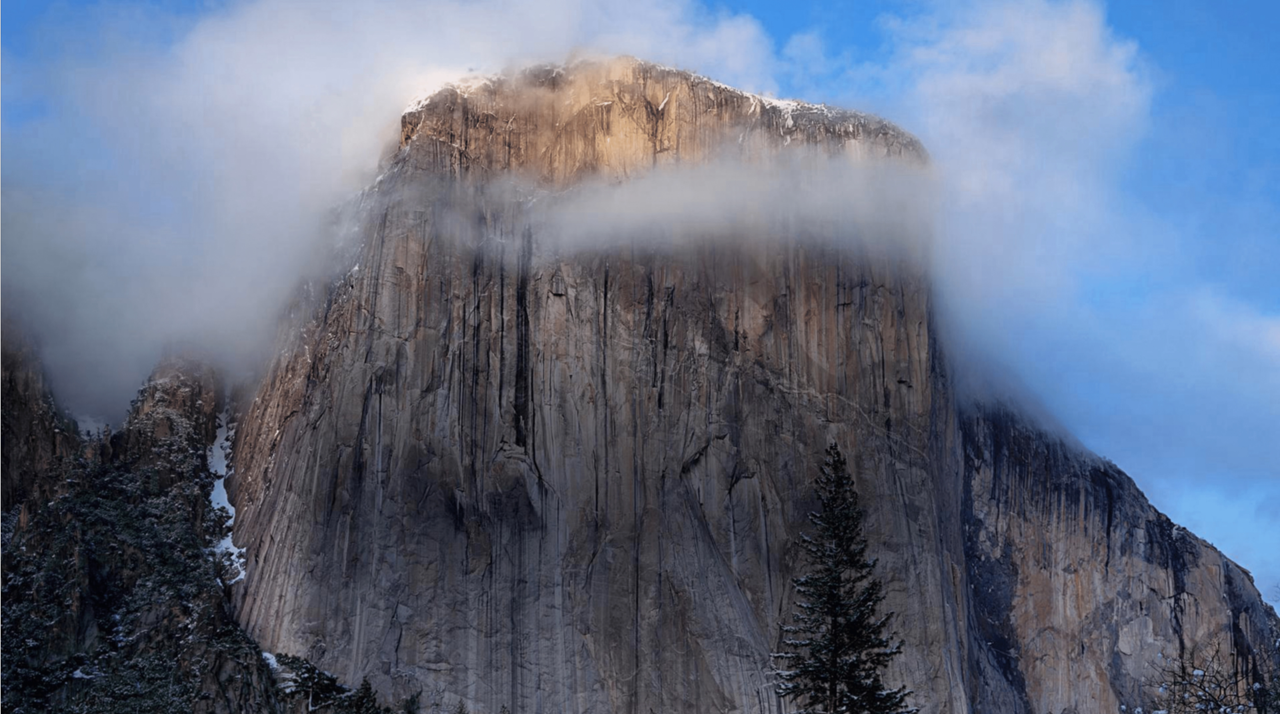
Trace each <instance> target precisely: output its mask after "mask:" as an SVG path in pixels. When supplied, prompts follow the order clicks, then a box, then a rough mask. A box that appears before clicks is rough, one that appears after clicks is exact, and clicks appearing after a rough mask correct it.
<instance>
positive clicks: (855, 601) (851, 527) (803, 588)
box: [774, 444, 915, 714]
mask: <svg viewBox="0 0 1280 714" xmlns="http://www.w3.org/2000/svg"><path fill="white" fill-rule="evenodd" d="M817 490H818V500H819V501H820V502H821V504H822V510H821V511H820V512H818V513H811V514H809V521H810V523H812V524H813V527H814V533H813V534H812V535H805V536H803V537H802V539H801V543H800V547H801V548H802V549H803V551H804V558H805V565H806V566H807V567H806V571H807V572H805V573H804V574H803V575H801V576H800V577H797V578H795V579H794V580H793V581H792V582H793V583H794V585H795V588H796V601H797V602H796V608H797V609H796V610H795V611H794V612H793V613H792V615H791V620H792V624H790V625H784V626H783V627H782V636H783V645H785V646H786V648H787V649H788V650H789V651H787V652H782V653H779V654H776V655H774V657H775V658H776V659H778V660H780V663H781V664H783V665H785V668H780V669H779V670H778V676H779V678H780V679H781V680H782V682H781V684H779V685H778V693H779V694H781V695H783V696H785V697H787V698H789V699H791V700H793V701H795V702H796V703H797V704H798V705H799V707H800V708H799V709H798V710H797V712H798V714H909V713H911V712H914V711H915V709H912V708H910V707H907V706H906V697H907V695H908V694H909V693H910V692H908V691H907V690H906V689H905V688H901V687H900V688H898V689H887V688H886V687H885V685H884V683H883V681H881V678H880V672H881V670H883V669H884V667H885V666H886V665H887V664H888V663H889V662H890V660H892V659H893V658H894V657H895V656H896V655H897V654H898V652H899V649H900V647H901V643H900V642H898V643H895V642H893V641H892V639H891V638H892V633H891V632H888V630H889V620H890V618H891V617H892V616H893V615H892V613H888V614H884V615H881V614H879V613H878V609H879V606H880V603H881V601H882V600H884V594H883V592H882V589H881V584H880V581H879V580H877V579H876V578H875V574H874V570H875V560H874V559H869V558H868V557H867V541H866V539H865V538H864V537H863V533H862V511H861V509H860V508H859V506H858V494H857V492H856V491H855V490H854V486H853V479H852V478H851V477H850V475H849V469H848V465H847V464H846V463H845V460H844V456H843V455H842V454H841V453H840V449H839V448H837V447H836V445H835V444H832V445H831V446H829V447H827V457H826V462H825V463H824V465H823V467H822V475H821V476H820V477H819V478H818V481H817Z"/></svg>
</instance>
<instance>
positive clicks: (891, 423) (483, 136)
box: [229, 60, 1276, 713]
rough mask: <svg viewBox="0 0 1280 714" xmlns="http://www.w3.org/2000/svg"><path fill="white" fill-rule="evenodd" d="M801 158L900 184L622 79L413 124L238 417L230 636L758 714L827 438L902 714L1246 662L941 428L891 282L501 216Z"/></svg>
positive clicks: (678, 90)
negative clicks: (665, 170)
mask: <svg viewBox="0 0 1280 714" xmlns="http://www.w3.org/2000/svg"><path fill="white" fill-rule="evenodd" d="M797 147H805V148H807V150H809V151H810V152H813V153H817V154H826V155H830V156H842V157H843V156H847V157H848V160H851V161H869V160H876V161H879V160H888V161H890V162H905V163H910V164H917V165H918V164H922V163H925V162H927V158H926V156H925V153H924V151H923V149H922V148H921V146H920V145H919V143H918V142H917V141H916V140H915V139H914V138H912V137H911V136H909V135H908V134H906V133H904V132H902V131H901V130H899V129H897V128H895V127H893V126H892V125H890V124H888V123H886V122H884V121H882V120H879V119H877V118H874V117H870V116H866V115H862V114H857V113H852V112H843V111H837V110H831V109H827V108H825V107H814V106H811V105H803V104H797V103H783V102H774V101H770V100H764V99H761V98H759V97H755V96H752V95H748V94H744V93H741V92H738V91H736V90H733V89H731V88H728V87H724V86H723V85H719V84H717V83H714V82H710V81H708V80H705V79H702V78H699V77H696V76H692V75H690V74H687V73H684V72H679V71H675V70H670V69H665V68H660V67H656V66H653V65H649V64H646V63H642V62H637V61H634V60H615V61H609V62H588V63H580V64H576V65H572V66H570V67H567V68H553V69H540V70H535V71H529V72H525V73H522V74H519V75H516V76H514V77H508V78H502V79H495V80H491V81H488V82H483V83H474V84H472V85H470V86H467V87H465V88H456V87H455V88H448V89H445V90H443V91H441V92H439V93H437V94H435V95H433V96H432V97H431V98H430V99H429V100H426V101H424V102H422V103H420V104H418V105H417V106H415V107H414V108H412V109H411V110H409V111H408V112H407V113H406V114H405V116H404V118H403V121H402V139H401V146H400V149H399V151H398V153H397V154H396V155H395V156H394V158H392V159H391V161H390V164H389V167H388V169H387V171H386V173H385V174H384V175H383V176H382V177H381V178H380V179H379V181H378V183H377V184H376V185H375V186H374V187H371V189H370V190H369V191H368V192H367V193H366V196H365V198H364V203H363V210H362V212H361V213H360V214H359V215H360V218H359V220H360V224H359V226H360V227H359V230H358V231H357V232H358V238H359V241H358V248H356V249H355V253H354V257H353V259H352V261H351V263H350V265H349V266H348V268H349V269H348V270H346V271H345V273H344V274H343V275H342V276H341V277H340V278H338V279H336V280H335V281H334V282H333V283H332V284H331V285H329V286H327V287H326V288H324V289H322V290H320V291H319V292H320V295H319V296H318V297H316V298H315V299H314V300H312V301H311V302H310V303H308V307H307V308H306V309H304V310H303V311H302V313H303V315H302V317H301V318H300V319H299V321H298V324H288V325H285V326H284V328H283V329H282V332H281V334H282V338H281V340H282V341H281V345H280V353H279V356H278V357H277V359H276V360H275V362H274V364H273V365H272V366H271V368H270V370H269V372H268V374H267V376H266V377H265V378H264V380H263V381H262V383H261V386H260V387H259V390H258V393H257V396H256V398H255V399H253V400H252V402H251V404H250V405H249V406H248V407H247V409H246V413H245V414H244V415H243V418H242V419H241V421H240V428H239V431H238V436H237V442H236V445H235V453H234V474H233V475H232V477H231V478H230V479H229V487H230V491H231V498H232V500H233V502H234V505H235V506H236V508H237V517H236V522H235V534H234V539H235V543H236V545H237V546H242V547H244V548H246V549H247V555H248V568H247V577H246V578H245V580H244V581H242V582H241V583H240V584H238V585H237V586H236V600H237V612H238V618H239V620H240V622H241V623H242V624H243V625H244V626H245V628H246V629H247V630H248V631H249V632H250V634H252V635H253V636H254V637H255V638H257V639H258V641H259V642H260V644H262V646H263V647H264V649H267V650H268V651H283V652H289V653H294V654H298V655H303V656H306V657H309V658H311V659H312V660H313V661H315V662H316V664H318V665H319V666H320V667H321V668H323V669H326V670H329V671H331V672H334V673H336V674H338V675H340V676H341V677H342V678H344V679H345V680H347V681H348V682H353V683H354V682H359V681H360V679H361V678H362V677H368V679H369V680H370V681H371V682H372V683H373V684H374V686H375V688H376V689H377V690H378V691H379V692H380V693H382V694H383V695H384V696H385V697H387V698H391V697H401V696H405V695H408V694H412V693H414V692H417V691H419V690H422V691H424V692H426V693H428V694H429V695H431V694H433V693H447V694H448V695H449V696H450V697H455V698H456V697H460V698H462V699H464V700H465V701H466V703H467V704H468V706H470V707H471V708H472V709H473V710H478V711H484V712H497V711H498V710H499V709H500V707H503V706H506V707H508V708H509V709H510V711H512V712H635V713H646V712H651V711H652V712H710V711H744V712H746V711H750V712H777V711H784V710H786V707H785V706H784V703H782V702H780V701H779V700H778V698H777V697H776V695H775V694H774V693H773V686H772V685H773V681H774V680H773V677H772V676H771V674H770V660H769V652H770V651H772V650H774V649H776V648H777V647H778V640H779V636H778V632H779V625H780V623H781V618H782V617H783V616H784V615H785V613H786V612H788V611H789V610H790V609H791V607H792V604H793V603H792V597H793V594H792V590H791V587H790V579H791V578H792V577H793V576H794V575H796V565H797V555H798V552H799V551H798V548H797V547H796V539H797V537H798V535H799V534H800V533H801V531H802V530H803V528H804V526H805V514H806V513H807V512H809V511H810V510H812V509H813V508H814V507H815V502H814V499H813V497H812V494H811V483H812V480H813V478H814V477H815V476H816V473H817V466H818V463H819V462H820V459H821V455H822V452H823V449H824V448H825V446H826V445H827V444H828V443H830V442H832V441H834V442H836V443H837V444H838V445H839V446H840V447H841V449H842V450H843V451H844V453H845V454H846V455H847V457H848V459H849V462H850V464H851V465H852V467H853V469H854V471H855V476H856V479H857V483H858V487H859V490H860V492H861V495H862V499H863V504H864V506H865V508H866V510H867V516H868V524H869V529H870V530H869V536H870V539H871V541H872V543H873V547H874V549H875V552H876V554H877V556H878V558H879V568H880V571H879V572H880V574H881V577H882V579H883V580H884V581H885V585H886V592H887V594H888V599H887V605H888V607H889V608H891V609H892V610H894V611H895V612H896V613H897V615H896V618H895V620H894V623H895V627H896V629H897V631H898V633H899V635H900V637H901V638H902V639H903V640H904V654H903V655H902V656H901V657H900V658H899V659H898V660H897V661H896V662H895V663H894V665H893V666H892V669H891V672H890V679H891V681H894V682H901V683H905V684H906V685H907V686H909V687H910V688H911V689H913V690H914V692H915V694H914V695H913V702H914V703H915V704H916V705H917V706H919V707H920V708H921V710H922V711H925V712H971V711H972V712H1033V711H1034V712H1049V711H1052V712H1062V711H1076V712H1092V711H1116V710H1118V706H1119V704H1121V703H1129V702H1136V701H1140V699H1141V697H1142V696H1144V695H1143V692H1142V691H1141V688H1140V681H1139V679H1140V678H1141V677H1143V676H1145V675H1146V673H1147V671H1148V667H1149V666H1150V664H1151V662H1153V661H1154V658H1155V657H1156V655H1157V653H1159V652H1160V651H1161V650H1163V651H1164V652H1166V653H1170V652H1173V653H1176V652H1178V651H1179V649H1180V647H1181V646H1183V645H1188V644H1190V643H1192V642H1193V641H1195V640H1197V639H1198V638H1204V637H1207V636H1209V635H1210V634H1211V633H1213V632H1219V631H1220V632H1225V633H1227V634H1228V635H1230V641H1231V643H1232V646H1233V647H1235V648H1236V651H1237V652H1239V653H1240V655H1241V656H1242V657H1254V656H1255V655H1256V653H1257V652H1259V651H1260V650H1261V647H1262V646H1263V645H1264V644H1265V643H1269V642H1271V641H1274V639H1275V637H1276V634H1275V627H1276V620H1275V616H1274V613H1271V612H1270V611H1269V610H1268V609H1267V608H1265V606H1263V605H1262V604H1261V601H1260V599H1259V598H1258V595H1257V592H1256V590H1255V589H1254V588H1253V586H1252V583H1251V582H1250V581H1249V579H1248V578H1247V576H1246V575H1245V574H1244V573H1243V572H1242V571H1241V570H1240V569H1239V568H1238V567H1237V566H1235V565H1234V564H1232V563H1230V562H1229V561H1227V560H1226V559H1225V558H1223V557H1222V556H1221V554H1219V553H1217V551H1215V550H1213V549H1212V548H1211V547H1209V546H1207V545H1206V544H1204V543H1203V542H1201V541H1199V540H1197V539H1195V538H1194V537H1193V536H1190V535H1189V534H1185V532H1182V531H1176V530H1174V529H1173V528H1172V526H1171V524H1169V523H1168V521H1167V519H1165V518H1164V517H1163V516H1162V515H1160V514H1158V513H1157V512H1156V511H1155V510H1154V509H1152V508H1151V507H1150V506H1149V505H1148V504H1147V502H1146V500H1145V498H1144V497H1143V496H1142V494H1141V493H1139V492H1138V491H1137V489H1136V488H1135V487H1134V485H1133V483H1132V482H1131V481H1130V480H1129V479H1128V477H1126V476H1125V475H1124V474H1123V473H1121V472H1120V471H1118V470H1117V469H1116V468H1115V467H1114V466H1111V465H1110V464H1108V463H1106V462H1103V461H1101V460H1099V459H1097V458H1096V457H1093V456H1091V455H1089V454H1086V453H1083V452H1081V451H1079V450H1077V449H1075V448H1074V447H1071V446H1068V445H1067V444H1065V443H1063V442H1062V441H1061V440H1059V439H1058V438H1057V437H1053V436H1050V435H1048V434H1045V433H1043V432H1042V431H1040V430H1038V429H1036V428H1035V427H1033V426H1030V425H1028V423H1027V422H1026V421H1024V420H1022V419H1020V418H1019V417H1018V416H1017V415H1016V414H1013V413H1010V412H1008V411H1005V410H1002V409H984V408H976V407H974V408H964V409H962V408H961V407H960V406H959V405H958V403H957V399H956V397H955V394H954V391H953V389H952V386H951V384H950V382H949V378H948V374H947V367H946V360H945V358H944V353H943V347H942V346H941V345H939V344H938V340H937V336H936V331H935V329H934V324H933V311H932V308H931V304H930V301H931V293H930V289H929V282H928V279H927V275H926V274H925V272H924V271H923V269H922V268H921V267H920V263H919V261H915V260H910V259H909V258H908V257H906V256H905V254H898V253H893V252H892V251H889V252H884V251H881V252H874V253H873V252H868V251H863V250H859V249H856V248H852V247H850V246H848V245H843V246H842V245H837V244H833V243H829V242H824V241H822V240H815V239H814V238H813V237H812V236H802V235H794V234H789V233H788V232H787V231H786V230H785V229H779V228H778V227H777V226H771V227H769V228H768V229H767V230H766V229H764V228H762V229H761V230H760V231H759V234H749V235H743V236H739V237H738V238H739V240H734V241H725V240H716V241H706V242H698V241H686V242H681V243H679V244H671V245H664V246H662V247H654V246H652V245H649V244H647V243H645V242H644V241H642V240H632V241H610V242H608V243H601V244H599V245H595V246H581V245H576V246H575V247H573V248H572V249H569V248H566V247H565V246H563V245H560V244H558V243H557V242H556V241H555V236H551V235H545V234H543V233H541V232H540V229H539V225H538V224H537V223H536V222H535V221H531V220H529V211H528V207H529V204H530V198H529V196H530V195H532V194H530V193H529V192H530V191H534V192H541V193H537V195H538V196H543V197H545V196H552V197H554V195H556V194H557V193H558V192H563V191H566V190H568V191H571V190H572V189H573V187H574V186H575V185H577V184H578V183H579V182H581V181H583V180H587V179H591V180H601V179H603V180H605V181H622V180H626V179H628V178H632V177H636V176H640V175H643V174H644V173H645V172H648V171H652V170H653V168H654V167H655V166H663V165H666V164H676V163H682V162H683V163H696V162H699V161H703V160H708V159H710V158H713V157H716V156H720V155H723V154H724V153H725V152H728V153H730V154H733V155H736V156H738V157H739V158H745V159H747V160H748V162H749V163H753V164H754V165H757V166H759V170H762V171H764V170H768V165H769V161H770V160H771V157H776V156H780V155H782V154H784V153H785V152H788V151H795V150H796V149H797ZM512 181H514V182H515V183H514V184H512V183H510V182H512ZM513 185H514V186H516V187H515V188H513V187H512V186H513ZM1268 638H1270V639H1268ZM1131 708H1132V706H1131Z"/></svg>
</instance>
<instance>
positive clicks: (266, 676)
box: [3, 333, 281, 714]
mask: <svg viewBox="0 0 1280 714" xmlns="http://www.w3.org/2000/svg"><path fill="white" fill-rule="evenodd" d="M5 337H6V344H5V350H4V384H5V394H4V410H5V432H4V444H3V446H4V451H5V453H6V455H7V456H8V458H7V459H6V463H5V473H4V479H5V493H6V494H9V493H11V490H10V485H11V484H22V485H24V486H27V488H25V489H24V493H25V497H26V498H25V500H24V501H21V502H19V503H15V502H10V501H8V500H6V503H5V513H4V519H5V522H4V567H3V573H4V593H3V597H4V601H3V602H4V609H3V617H4V640H3V646H4V657H3V667H4V677H3V688H4V704H5V710H6V711H15V712H35V711H66V712H150V711H157V712H158V711H191V712H201V713H207V714H214V713H218V714H223V713H226V714H230V713H231V712H239V711H261V712H273V711H277V710H280V709H281V708H280V707H279V705H278V702H277V692H276V686H275V682H274V680H273V678H272V675H271V672H270V671H269V670H268V669H267V666H266V665H265V664H264V662H263V660H262V657H261V653H260V651H259V650H258V648H257V646H256V645H255V644H254V643H253V642H252V641H251V640H250V639H249V638H248V637H247V636H246V635H245V634H244V632H243V631H242V630H241V629H240V628H239V626H237V624H236V623H235V620H234V619H233V617H232V614H231V611H230V608H229V607H228V601H227V598H226V594H225V592H224V588H223V585H222V580H221V576H222V574H221V573H220V569H221V565H222V564H221V563H220V561H219V560H218V559H217V558H215V557H214V556H213V554H212V549H211V548H210V546H211V545H212V544H213V543H216V542H217V541H218V540H219V539H220V538H221V537H222V535H223V533H224V528H225V527H224V525H223V524H224V522H225V513H219V512H218V511H216V510H214V509H213V507H212V506H211V505H210V498H209V496H210V491H211V489H212V487H213V476H212V475H211V474H210V473H209V470H208V467H207V464H206V461H205V450H206V447H208V446H209V445H211V444H212V443H213V438H214V433H215V431H216V429H217V416H216V414H217V406H218V393H217V390H216V388H215V384H216V382H215V380H214V377H213V374H212V372H211V371H210V370H209V369H208V368H205V367H201V366H200V365H198V364H196V363H192V362H188V361H169V362H166V363H164V364H162V365H161V366H160V367H159V368H158V369H157V370H156V372H155V373H154V374H153V375H152V377H151V379H150V380H149V381H148V383H147V385H146V386H145V387H144V388H143V390H142V392H141V393H140V394H139V396H138V399H137V400H135V401H134V404H133V408H132V409H131V411H130V414H129V418H128V421H127V422H126V423H125V425H124V427H123V428H122V429H121V431H119V432H118V433H116V434H114V435H112V434H104V435H100V436H99V437H97V438H92V439H86V440H85V441H84V442H82V441H81V440H80V438H79V437H78V435H77V434H76V432H75V429H74V425H72V424H71V423H70V422H69V421H68V420H66V419H65V418H63V417H61V416H60V415H59V413H58V410H57V408H56V407H55V406H54V403H53V399H52V397H51V396H50V395H49V393H48V392H47V391H45V390H44V389H43V383H42V382H41V381H40V380H38V379H37V378H36V375H38V370H37V368H36V367H35V366H34V363H33V362H32V361H31V358H32V353H31V351H30V350H29V349H27V348H25V346H24V349H23V351H21V352H18V351H11V350H10V344H9V342H8V340H10V339H11V338H12V337H13V335H12V333H6V336H5ZM15 342H16V340H15ZM11 424H21V427H20V428H18V427H15V428H10V427H11Z"/></svg>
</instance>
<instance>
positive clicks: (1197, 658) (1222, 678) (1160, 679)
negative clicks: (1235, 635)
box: [1153, 643, 1276, 714]
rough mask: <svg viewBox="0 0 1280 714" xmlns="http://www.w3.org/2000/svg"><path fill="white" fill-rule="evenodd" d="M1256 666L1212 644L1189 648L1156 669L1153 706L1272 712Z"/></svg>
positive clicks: (1180, 712)
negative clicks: (1179, 656) (1237, 658)
mask: <svg viewBox="0 0 1280 714" xmlns="http://www.w3.org/2000/svg"><path fill="white" fill-rule="evenodd" d="M1259 669H1260V668H1258V667H1254V666H1250V665H1249V663H1246V662H1241V661H1237V660H1236V658H1234V657H1233V656H1232V655H1231V653H1230V651H1226V652H1224V651H1223V649H1222V648H1221V647H1220V646H1219V645H1217V644H1216V643H1215V644H1214V645H1213V646H1212V647H1193V648H1191V649H1190V650H1189V651H1188V652H1187V653H1186V655H1185V656H1183V657H1182V658H1179V659H1166V660H1164V663H1163V664H1162V665H1161V666H1160V667H1158V668H1157V670H1156V680H1155V685H1156V687H1157V694H1156V698H1155V706H1154V707H1153V709H1154V710H1155V711H1159V712H1167V714H1203V713H1204V712H1213V713H1214V714H1266V713H1267V712H1274V711H1276V709H1275V706H1276V702H1273V701H1272V696H1271V691H1270V688H1269V687H1268V683H1269V682H1268V679H1267V678H1266V676H1264V674H1263V673H1262V672H1261V671H1259Z"/></svg>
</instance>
